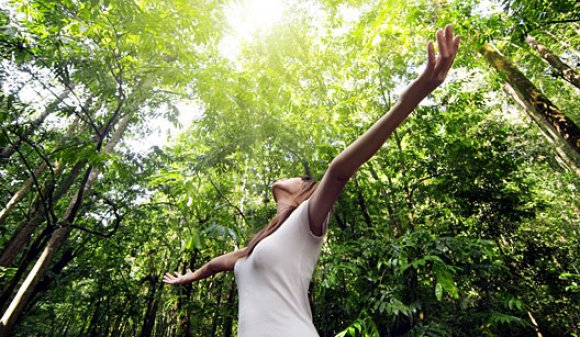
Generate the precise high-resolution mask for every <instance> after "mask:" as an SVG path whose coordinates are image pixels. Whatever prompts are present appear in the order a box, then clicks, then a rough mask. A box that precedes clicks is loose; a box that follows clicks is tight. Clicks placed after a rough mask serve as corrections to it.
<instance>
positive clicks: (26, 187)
mask: <svg viewBox="0 0 580 337" xmlns="http://www.w3.org/2000/svg"><path fill="white" fill-rule="evenodd" d="M76 121H77V119H74V120H73V122H72V123H71V125H70V126H69V128H68V130H67V132H66V134H65V135H64V136H63V137H62V138H61V139H60V140H59V143H58V145H56V146H55V147H54V148H53V149H52V150H51V151H50V154H49V155H48V158H50V157H51V156H52V155H53V154H54V153H55V152H56V151H58V150H60V148H61V147H62V145H63V144H64V143H65V142H66V140H67V139H68V138H70V136H71V134H72V132H73V130H74V128H75V124H76ZM46 166H47V163H46V161H42V163H41V164H40V165H38V166H37V167H36V169H35V170H34V172H33V176H31V177H29V178H28V179H26V181H25V182H24V183H23V184H22V186H21V187H20V189H19V190H18V191H16V193H14V194H13V195H12V198H10V200H9V201H8V202H7V203H6V205H5V206H4V208H3V209H2V211H0V226H2V225H3V224H4V222H5V221H6V218H8V215H9V214H10V212H12V210H13V209H14V207H15V206H16V204H17V203H18V202H19V201H20V200H22V198H24V196H25V195H26V194H27V193H28V191H30V188H32V185H33V184H34V178H35V177H36V178H37V177H38V176H39V175H40V174H41V173H42V172H43V171H44V170H45V169H46ZM62 169H63V168H62V165H59V164H57V165H56V167H55V169H54V170H55V177H54V178H55V179H56V178H57V177H58V175H59V174H57V173H58V172H62ZM37 180H38V179H37ZM0 265H2V266H3V264H2V263H1V262H0Z"/></svg>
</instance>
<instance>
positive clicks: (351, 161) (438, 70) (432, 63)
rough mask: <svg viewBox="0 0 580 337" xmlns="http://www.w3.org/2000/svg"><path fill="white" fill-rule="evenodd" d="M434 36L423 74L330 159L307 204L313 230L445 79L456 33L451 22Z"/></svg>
mask: <svg viewBox="0 0 580 337" xmlns="http://www.w3.org/2000/svg"><path fill="white" fill-rule="evenodd" d="M436 36H437V45H438V48H439V54H438V55H437V56H436V55H435V51H434V47H433V42H432V41H430V42H429V43H428V44H427V66H426V68H425V71H424V72H423V74H421V76H419V77H418V78H417V79H416V80H415V81H413V82H412V83H411V84H410V85H409V86H408V87H407V88H406V89H405V91H404V92H403V93H402V94H401V96H400V99H399V101H398V102H397V103H396V104H395V105H394V106H393V108H392V109H391V110H390V111H389V112H388V113H387V114H385V115H384V116H383V117H381V118H380V119H379V120H378V121H377V122H376V123H375V124H374V125H373V126H372V127H371V128H370V129H369V130H367V131H366V132H365V133H364V134H363V135H362V136H360V137H359V138H358V139H357V140H356V141H355V142H354V143H352V144H351V145H349V146H348V147H347V148H346V149H344V150H343V151H342V152H341V153H340V154H339V155H338V156H336V158H334V159H333V160H332V162H331V164H330V166H329V167H328V169H327V170H326V172H325V174H324V177H323V178H322V181H321V182H320V185H319V186H318V188H317V189H316V191H315V192H314V194H313V195H312V197H311V199H310V201H309V205H308V214H309V217H310V229H311V231H312V232H313V233H314V234H316V235H322V234H323V228H322V224H323V221H324V220H325V218H326V215H327V214H328V212H330V210H331V209H332V206H333V205H334V203H335V201H336V199H337V198H338V195H339V194H340V192H341V191H342V189H343V188H344V185H345V184H346V183H347V181H348V180H349V179H350V178H351V177H352V176H353V175H354V173H355V172H356V171H357V170H358V168H359V167H360V166H361V165H362V164H364V163H366V162H367V161H368V160H369V159H370V158H371V157H372V156H373V155H374V154H375V153H376V152H377V151H378V150H379V149H380V148H381V146H382V145H383V144H384V142H385V141H386V140H387V138H388V137H389V136H390V135H391V133H393V131H394V130H395V129H396V128H397V127H398V126H399V125H400V124H401V123H402V122H403V120H405V118H407V116H408V115H409V114H410V113H411V112H412V111H413V110H414V109H415V108H416V107H417V106H418V105H419V103H420V102H421V101H422V100H423V99H424V98H425V97H427V95H429V94H430V93H431V92H432V91H433V90H435V89H436V88H437V87H438V86H439V85H441V84H442V83H443V81H444V80H445V77H446V76H447V72H448V71H449V69H450V68H451V65H452V64H453V60H454V59H455V55H456V54H457V49H458V47H459V40H460V37H459V36H457V37H454V36H453V29H452V28H451V25H447V26H446V27H445V30H439V31H437V34H436Z"/></svg>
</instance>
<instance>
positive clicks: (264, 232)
mask: <svg viewBox="0 0 580 337" xmlns="http://www.w3.org/2000/svg"><path fill="white" fill-rule="evenodd" d="M301 178H302V188H300V191H299V192H298V193H296V195H293V196H292V204H291V205H290V207H288V208H287V209H285V210H283V211H282V212H280V213H278V214H276V216H274V217H273V218H272V220H270V222H269V223H268V225H267V226H266V227H264V228H262V229H261V230H260V231H259V232H258V233H256V235H254V237H253V238H252V239H251V240H250V243H248V246H247V249H246V251H245V253H244V255H243V256H250V255H251V254H252V252H253V251H254V248H256V245H257V244H258V243H260V241H262V240H263V239H264V238H266V237H268V236H270V235H271V234H272V233H274V232H275V231H277V230H278V228H280V226H282V224H283V223H284V221H286V219H288V217H289V216H290V214H292V212H294V210H295V209H296V208H298V206H300V204H301V203H302V202H304V200H306V199H308V198H310V196H311V195H312V193H314V191H315V190H316V187H317V186H318V183H317V182H316V181H315V180H314V179H312V177H309V176H304V177H301Z"/></svg>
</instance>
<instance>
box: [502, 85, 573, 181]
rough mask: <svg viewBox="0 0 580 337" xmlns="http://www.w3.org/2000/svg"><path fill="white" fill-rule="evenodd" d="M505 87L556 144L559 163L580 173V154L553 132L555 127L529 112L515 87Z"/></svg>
mask: <svg viewBox="0 0 580 337" xmlns="http://www.w3.org/2000/svg"><path fill="white" fill-rule="evenodd" d="M503 89H504V91H505V92H506V93H507V94H509V95H510V96H512V98H513V99H514V101H516V103H518V104H519V105H520V106H521V107H522V109H523V110H524V111H525V112H526V114H527V116H529V117H530V118H531V119H532V121H533V122H534V123H536V125H537V126H538V128H540V131H541V132H542V134H543V135H544V137H545V138H546V139H547V140H548V142H549V143H550V144H552V145H553V146H554V149H556V161H557V162H558V164H560V166H561V167H563V168H564V169H565V170H568V171H573V172H576V174H578V175H580V170H579V169H578V166H577V165H576V162H577V161H578V159H576V160H575V159H574V158H576V157H578V155H577V154H576V153H575V152H573V151H571V150H570V148H569V147H568V145H567V144H566V142H564V140H563V139H562V138H560V137H559V136H558V135H557V134H556V133H554V132H553V128H549V127H547V126H546V124H545V123H543V122H542V120H540V119H539V118H538V115H537V114H533V113H530V112H529V110H528V109H527V107H526V105H525V103H524V102H522V100H521V99H520V98H519V97H518V94H517V93H516V91H515V90H514V88H512V86H511V85H509V84H507V83H506V84H505V85H504V87H503Z"/></svg>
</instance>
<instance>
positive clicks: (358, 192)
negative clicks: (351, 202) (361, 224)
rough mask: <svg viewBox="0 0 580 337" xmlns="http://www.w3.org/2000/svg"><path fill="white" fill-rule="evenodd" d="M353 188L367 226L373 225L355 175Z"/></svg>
mask: <svg viewBox="0 0 580 337" xmlns="http://www.w3.org/2000/svg"><path fill="white" fill-rule="evenodd" d="M354 188H355V191H356V199H357V202H358V205H359V206H360V208H361V211H362V214H363V218H364V219H365V222H366V224H367V227H373V221H372V219H371V216H370V215H369V210H368V207H367V203H366V201H365V198H364V196H363V194H362V191H361V190H360V186H359V185H358V180H357V179H356V177H354Z"/></svg>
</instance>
